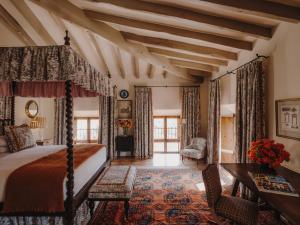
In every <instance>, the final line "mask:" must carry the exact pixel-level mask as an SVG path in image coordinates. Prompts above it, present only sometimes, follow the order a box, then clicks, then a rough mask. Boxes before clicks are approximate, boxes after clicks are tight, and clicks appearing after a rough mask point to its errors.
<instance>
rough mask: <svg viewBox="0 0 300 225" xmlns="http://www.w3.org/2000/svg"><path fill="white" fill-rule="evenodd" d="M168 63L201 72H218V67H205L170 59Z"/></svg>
mask: <svg viewBox="0 0 300 225" xmlns="http://www.w3.org/2000/svg"><path fill="white" fill-rule="evenodd" d="M170 61H171V63H173V64H174V65H176V66H179V67H184V68H191V69H198V70H203V71H207V72H211V73H214V72H219V67H216V66H211V65H206V64H202V63H195V62H190V61H183V60H178V59H171V60H170Z"/></svg>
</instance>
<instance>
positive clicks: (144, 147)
mask: <svg viewBox="0 0 300 225" xmlns="http://www.w3.org/2000/svg"><path fill="white" fill-rule="evenodd" d="M134 125H135V127H134V145H135V149H134V153H135V157H137V158H151V157H152V156H153V106H152V90H151V88H143V87H136V88H135V124H134Z"/></svg>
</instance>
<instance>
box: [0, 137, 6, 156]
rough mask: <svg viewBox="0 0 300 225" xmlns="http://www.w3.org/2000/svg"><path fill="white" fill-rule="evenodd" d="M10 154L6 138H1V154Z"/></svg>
mask: <svg viewBox="0 0 300 225" xmlns="http://www.w3.org/2000/svg"><path fill="white" fill-rule="evenodd" d="M6 152H8V146H7V141H6V137H5V136H0V153H6Z"/></svg>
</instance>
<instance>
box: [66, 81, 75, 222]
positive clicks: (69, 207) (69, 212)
mask: <svg viewBox="0 0 300 225" xmlns="http://www.w3.org/2000/svg"><path fill="white" fill-rule="evenodd" d="M65 85H66V128H67V130H66V133H67V136H66V139H67V184H66V187H67V199H66V203H65V211H66V214H65V218H64V224H65V225H73V224H74V217H75V208H74V165H73V164H74V163H73V97H72V81H71V80H67V81H66V83H65Z"/></svg>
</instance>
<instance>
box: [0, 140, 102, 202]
mask: <svg viewBox="0 0 300 225" xmlns="http://www.w3.org/2000/svg"><path fill="white" fill-rule="evenodd" d="M64 148H66V146H65V145H47V146H36V147H32V148H29V149H25V150H23V151H20V152H16V153H11V154H8V155H6V156H3V157H1V158H0V202H3V200H4V195H5V186H6V181H7V179H8V177H9V175H10V174H11V173H12V172H13V171H14V170H16V169H18V168H19V167H21V166H24V165H26V164H28V163H30V162H32V161H35V160H37V159H40V158H42V157H45V156H47V155H49V154H52V153H55V152H58V151H60V150H62V149H64ZM106 157H107V155H106V148H105V147H102V149H101V150H100V151H98V152H97V153H96V154H94V155H93V156H91V157H90V158H88V159H87V160H86V161H84V162H83V163H82V164H81V165H80V166H78V167H77V168H76V169H75V170H74V194H75V195H76V194H77V193H78V192H79V191H80V190H81V189H82V187H83V186H84V185H85V184H86V183H87V182H88V181H89V180H90V179H91V178H92V176H93V175H94V174H95V173H96V171H97V170H98V169H99V168H100V167H101V166H102V165H103V164H104V163H105V162H106ZM66 181H67V179H66V178H65V179H64V184H63V185H64V186H63V188H64V199H66Z"/></svg>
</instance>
